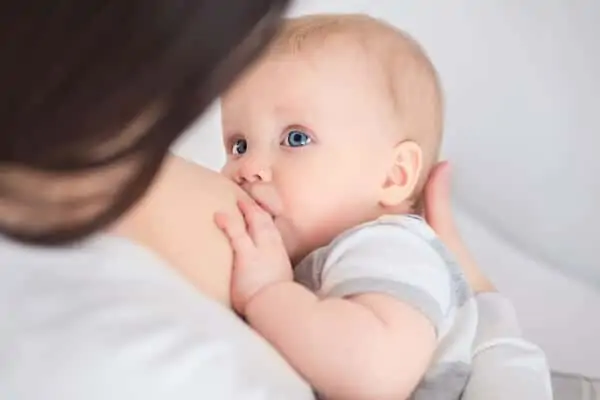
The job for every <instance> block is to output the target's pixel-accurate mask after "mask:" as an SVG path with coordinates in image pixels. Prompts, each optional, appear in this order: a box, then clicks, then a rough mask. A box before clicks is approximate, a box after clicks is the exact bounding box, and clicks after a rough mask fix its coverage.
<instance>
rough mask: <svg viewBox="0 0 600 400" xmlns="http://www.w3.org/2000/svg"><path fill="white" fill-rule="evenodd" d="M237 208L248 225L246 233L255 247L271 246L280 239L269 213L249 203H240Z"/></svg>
mask: <svg viewBox="0 0 600 400" xmlns="http://www.w3.org/2000/svg"><path fill="white" fill-rule="evenodd" d="M239 207H240V210H241V211H242V214H244V218H245V220H246V224H247V225H248V233H249V234H250V237H251V238H252V240H253V241H254V243H255V244H256V246H258V247H260V246H262V245H268V244H272V243H273V242H274V241H276V240H278V239H280V235H279V231H277V228H276V227H275V223H273V218H271V215H269V213H267V212H266V211H265V210H263V209H262V208H261V207H259V206H258V205H256V204H253V203H249V202H244V201H240V205H239Z"/></svg>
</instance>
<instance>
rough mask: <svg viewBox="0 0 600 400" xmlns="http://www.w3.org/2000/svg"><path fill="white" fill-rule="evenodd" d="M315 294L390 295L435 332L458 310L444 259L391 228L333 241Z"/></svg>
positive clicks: (422, 242) (376, 228)
mask: <svg viewBox="0 0 600 400" xmlns="http://www.w3.org/2000/svg"><path fill="white" fill-rule="evenodd" d="M319 292H320V293H319V294H320V295H321V296H324V297H327V296H330V297H348V296H354V295H359V294H366V293H381V294H386V295H390V296H392V297H394V298H396V299H398V300H399V301H401V302H403V303H406V304H408V305H410V306H412V307H414V308H415V309H417V310H419V311H420V312H421V313H422V314H423V315H424V316H425V317H427V318H428V319H429V320H430V321H431V323H432V324H433V325H434V327H435V328H436V329H437V330H438V331H439V330H440V328H441V326H442V324H443V323H444V318H445V316H447V315H448V314H449V312H450V310H451V309H452V308H453V307H456V304H455V302H454V297H453V296H454V292H453V288H452V278H451V274H450V272H449V271H448V268H447V266H446V264H445V262H444V260H443V259H442V258H441V257H440V256H439V254H438V253H437V252H436V251H435V249H433V248H432V247H431V246H430V245H429V243H427V242H426V241H425V240H423V239H422V238H420V237H418V236H416V235H414V234H413V233H411V232H408V231H407V230H406V229H404V228H403V227H401V226H399V225H394V224H379V225H373V226H369V227H367V228H364V229H360V230H358V231H355V232H354V233H353V234H352V235H349V236H348V237H345V238H344V239H343V240H340V241H338V242H337V243H335V245H334V246H333V248H332V249H331V251H330V254H329V256H328V257H326V258H325V259H324V266H323V268H322V274H321V285H320V290H319Z"/></svg>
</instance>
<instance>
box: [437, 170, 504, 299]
mask: <svg viewBox="0 0 600 400" xmlns="http://www.w3.org/2000/svg"><path fill="white" fill-rule="evenodd" d="M425 219H426V220H427V222H428V223H429V225H431V227H432V228H433V230H434V231H435V232H436V233H437V234H438V236H439V237H440V239H441V240H442V242H444V244H445V245H446V246H448V248H449V249H450V251H451V252H452V253H453V254H454V256H455V257H456V259H457V261H458V263H459V264H460V266H461V267H462V269H463V272H464V273H465V275H466V277H467V280H468V281H469V284H470V285H471V289H472V290H473V291H474V292H475V293H481V292H493V291H496V289H495V288H494V285H492V283H491V282H490V281H489V280H488V279H487V277H486V276H485V275H484V274H483V272H482V271H481V269H480V268H479V266H478V265H477V262H475V259H474V258H473V256H472V255H471V253H470V252H469V250H468V249H467V246H466V245H465V243H464V242H463V240H462V238H461V237H460V234H459V233H458V229H457V227H456V224H455V223H454V217H453V215H452V206H451V204H450V165H449V164H448V162H441V163H439V164H438V165H436V166H435V167H434V169H433V171H432V172H431V175H430V177H429V181H428V182H427V185H426V187H425Z"/></svg>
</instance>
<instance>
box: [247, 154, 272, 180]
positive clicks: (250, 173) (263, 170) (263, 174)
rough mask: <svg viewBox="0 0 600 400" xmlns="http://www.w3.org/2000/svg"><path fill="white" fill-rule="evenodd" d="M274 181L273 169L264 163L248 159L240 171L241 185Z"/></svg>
mask: <svg viewBox="0 0 600 400" xmlns="http://www.w3.org/2000/svg"><path fill="white" fill-rule="evenodd" d="M271 179H272V172H271V167H270V166H269V165H268V164H267V163H266V162H264V161H261V160H258V159H256V158H254V159H251V158H250V157H248V158H247V159H246V160H244V163H243V165H242V166H241V168H240V171H239V180H240V182H239V183H240V184H242V183H255V182H270V181H271Z"/></svg>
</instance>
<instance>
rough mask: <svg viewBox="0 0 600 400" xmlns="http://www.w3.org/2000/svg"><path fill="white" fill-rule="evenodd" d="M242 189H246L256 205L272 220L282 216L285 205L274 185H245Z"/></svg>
mask: <svg viewBox="0 0 600 400" xmlns="http://www.w3.org/2000/svg"><path fill="white" fill-rule="evenodd" d="M242 189H244V191H246V193H248V195H249V196H250V197H251V198H252V199H253V200H254V201H255V202H256V204H258V205H259V207H260V208H262V209H263V210H265V211H266V212H267V213H268V214H269V215H270V216H271V218H273V219H275V218H277V217H278V216H280V215H281V214H282V211H283V205H282V203H281V199H280V198H279V195H278V194H277V191H276V190H275V188H273V186H272V185H268V184H264V183H255V184H251V185H244V186H242Z"/></svg>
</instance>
